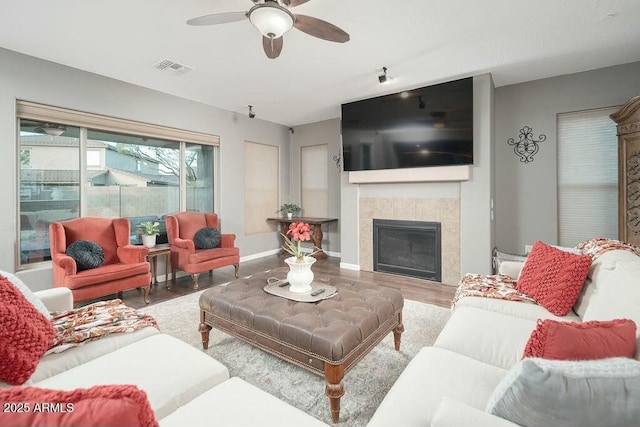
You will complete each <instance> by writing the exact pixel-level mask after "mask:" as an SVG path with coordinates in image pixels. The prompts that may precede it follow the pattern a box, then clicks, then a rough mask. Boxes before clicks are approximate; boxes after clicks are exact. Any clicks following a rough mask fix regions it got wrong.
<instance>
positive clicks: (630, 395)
mask: <svg viewBox="0 0 640 427" xmlns="http://www.w3.org/2000/svg"><path fill="white" fill-rule="evenodd" d="M638 402H640V362H639V361H637V360H633V359H627V358H622V357H616V358H611V359H600V360H588V361H578V362H577V361H568V360H546V359H540V358H535V357H529V358H526V359H523V360H521V361H520V362H518V363H517V364H516V365H515V366H514V367H513V368H512V369H511V370H510V371H509V372H508V373H507V375H505V377H504V378H503V379H502V381H501V382H500V383H499V384H498V386H497V387H496V389H495V390H494V392H493V394H492V395H491V397H490V398H489V402H488V404H487V412H489V413H491V414H494V415H496V416H499V417H501V418H505V419H507V420H509V421H511V422H514V423H516V424H520V425H523V426H529V427H542V426H545V427H548V426H554V427H569V426H582V427H602V426H616V427H623V426H625V427H626V426H637V425H638V420H640V405H638Z"/></svg>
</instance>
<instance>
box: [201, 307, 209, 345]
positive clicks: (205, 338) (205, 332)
mask: <svg viewBox="0 0 640 427" xmlns="http://www.w3.org/2000/svg"><path fill="white" fill-rule="evenodd" d="M198 332H200V334H201V335H202V349H203V350H206V349H208V348H209V332H211V326H209V325H207V324H206V323H204V311H201V312H200V326H198Z"/></svg>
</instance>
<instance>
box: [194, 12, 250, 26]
mask: <svg viewBox="0 0 640 427" xmlns="http://www.w3.org/2000/svg"><path fill="white" fill-rule="evenodd" d="M246 18H247V12H223V13H213V14H211V15H204V16H198V17H197V18H193V19H189V20H188V21H187V24H189V25H216V24H226V23H227V22H236V21H242V20H243V19H246Z"/></svg>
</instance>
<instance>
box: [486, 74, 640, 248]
mask: <svg viewBox="0 0 640 427" xmlns="http://www.w3.org/2000/svg"><path fill="white" fill-rule="evenodd" d="M639 76H640V62H635V63H632V64H626V65H620V66H616V67H608V68H602V69H599V70H594V71H588V72H583V73H576V74H570V75H566V76H560V77H553V78H548V79H542V80H536V81H532V82H528V83H522V84H518V85H512V86H504V87H500V88H497V89H496V91H495V97H496V115H495V117H496V132H495V135H496V139H495V142H494V143H495V151H496V155H495V160H496V162H495V164H496V166H495V174H496V199H495V203H496V236H497V238H496V243H497V246H498V248H499V249H500V250H502V251H505V252H517V253H522V252H524V246H525V245H528V244H531V243H533V242H534V241H535V240H542V241H544V242H547V243H550V244H556V243H557V234H558V225H557V173H556V162H557V156H556V154H557V146H556V135H557V131H556V117H557V114H558V113H564V112H571V111H580V110H589V109H594V108H602V107H611V106H616V105H622V104H624V103H625V102H626V101H627V100H628V99H629V98H631V97H633V96H637V95H638V94H640V77H639ZM525 125H526V126H530V127H531V128H532V129H533V132H534V137H535V138H536V139H537V138H538V137H539V135H540V134H544V135H546V136H547V140H546V141H545V142H543V143H541V144H540V151H539V152H538V153H537V154H536V155H535V157H534V161H533V162H532V163H529V164H524V163H521V162H520V161H519V159H518V158H517V157H516V156H515V154H514V153H513V147H511V146H509V145H508V144H507V140H508V139H509V138H514V139H515V140H516V141H517V140H518V133H519V130H520V129H522V127H524V126H525ZM594 237H598V236H594Z"/></svg>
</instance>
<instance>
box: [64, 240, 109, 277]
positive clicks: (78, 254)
mask: <svg viewBox="0 0 640 427" xmlns="http://www.w3.org/2000/svg"><path fill="white" fill-rule="evenodd" d="M66 254H67V255H69V256H70V257H71V258H73V259H74V260H76V266H77V267H78V271H81V270H90V269H92V268H96V267H100V266H101V265H102V263H103V262H104V251H103V250H102V248H101V247H100V245H99V244H97V243H95V242H92V241H90V240H76V241H75V242H73V243H72V244H70V245H69V246H67V252H66Z"/></svg>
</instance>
